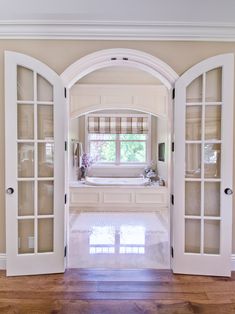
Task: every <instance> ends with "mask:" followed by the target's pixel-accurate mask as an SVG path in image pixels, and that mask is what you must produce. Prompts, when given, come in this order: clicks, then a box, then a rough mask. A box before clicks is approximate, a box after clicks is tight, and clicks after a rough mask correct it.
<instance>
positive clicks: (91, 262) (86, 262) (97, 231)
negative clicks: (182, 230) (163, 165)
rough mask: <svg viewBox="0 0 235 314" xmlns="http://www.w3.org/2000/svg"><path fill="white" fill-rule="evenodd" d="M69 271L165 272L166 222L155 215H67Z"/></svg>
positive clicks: (167, 250)
mask: <svg viewBox="0 0 235 314" xmlns="http://www.w3.org/2000/svg"><path fill="white" fill-rule="evenodd" d="M68 267H69V268H158V269H164V268H167V269H168V268H170V245H169V232H168V221H167V219H166V218H165V216H164V215H162V214H160V213H158V212H151V213H139V212H138V213H136V212H131V213H130V212H129V213H123V212H115V213H114V212H99V213H94V212H82V213H78V214H74V213H73V214H70V239H69V257H68Z"/></svg>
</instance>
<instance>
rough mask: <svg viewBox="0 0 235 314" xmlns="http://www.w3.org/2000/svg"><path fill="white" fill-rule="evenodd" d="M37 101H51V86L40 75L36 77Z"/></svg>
mask: <svg viewBox="0 0 235 314" xmlns="http://www.w3.org/2000/svg"><path fill="white" fill-rule="evenodd" d="M37 96H38V101H53V86H52V85H51V84H50V83H49V82H48V81H47V80H46V79H45V78H44V77H42V76H41V75H39V74H38V75H37Z"/></svg>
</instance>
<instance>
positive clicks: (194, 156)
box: [185, 144, 201, 178]
mask: <svg viewBox="0 0 235 314" xmlns="http://www.w3.org/2000/svg"><path fill="white" fill-rule="evenodd" d="M185 162H186V177H187V178H199V177H201V144H186V147H185Z"/></svg>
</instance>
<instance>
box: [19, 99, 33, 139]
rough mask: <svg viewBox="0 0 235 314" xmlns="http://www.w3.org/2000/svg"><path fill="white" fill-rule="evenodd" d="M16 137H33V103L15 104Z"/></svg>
mask: <svg viewBox="0 0 235 314" xmlns="http://www.w3.org/2000/svg"><path fill="white" fill-rule="evenodd" d="M17 111H18V112H17V130H18V139H19V140H20V139H28V140H31V139H33V138H34V107H33V105H25V104H18V105H17Z"/></svg>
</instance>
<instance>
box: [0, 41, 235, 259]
mask: <svg viewBox="0 0 235 314" xmlns="http://www.w3.org/2000/svg"><path fill="white" fill-rule="evenodd" d="M108 48H130V49H137V50H141V51H144V52H148V53H150V54H152V55H154V56H156V57H158V58H160V59H161V60H162V61H165V62H166V63H168V64H169V66H171V67H172V68H173V69H174V70H175V71H176V72H177V73H178V74H179V75H180V74H182V73H183V72H184V71H185V70H187V69H188V68H190V67H191V66H192V65H194V64H196V63H198V62H199V61H201V60H203V59H205V58H207V57H211V56H213V55H217V54H221V53H226V52H233V53H235V43H224V42H221V43H216V42H175V41H174V42H160V41H159V42H154V41H151V42H148V41H76V40H74V41H62V40H55V41H53V40H0V178H1V179H0V252H1V253H4V252H5V205H4V202H5V187H4V50H12V51H17V52H22V53H25V54H28V55H30V56H33V57H35V58H37V59H39V60H41V61H42V62H44V63H46V64H47V65H49V66H50V67H51V68H52V69H54V70H55V71H56V72H57V73H58V74H61V73H62V72H63V71H64V70H65V69H66V67H68V66H69V65H70V64H71V63H73V62H74V61H76V60H78V59H79V58H81V57H83V56H85V55H87V54H89V53H92V52H94V51H97V50H101V49H108ZM234 216H235V215H234ZM233 220H234V235H235V219H234V218H233ZM233 252H234V253H235V241H233Z"/></svg>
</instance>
